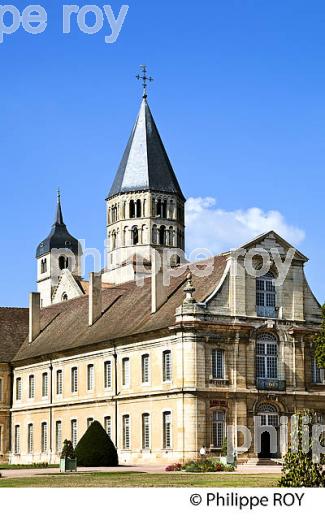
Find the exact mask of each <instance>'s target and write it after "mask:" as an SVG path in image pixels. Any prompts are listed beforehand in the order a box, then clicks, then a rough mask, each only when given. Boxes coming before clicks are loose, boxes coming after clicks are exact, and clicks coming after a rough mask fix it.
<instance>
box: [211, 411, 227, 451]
mask: <svg viewBox="0 0 325 520" xmlns="http://www.w3.org/2000/svg"><path fill="white" fill-rule="evenodd" d="M224 439H225V414H224V412H213V414H212V444H213V446H214V447H215V448H222V445H223V442H224Z"/></svg>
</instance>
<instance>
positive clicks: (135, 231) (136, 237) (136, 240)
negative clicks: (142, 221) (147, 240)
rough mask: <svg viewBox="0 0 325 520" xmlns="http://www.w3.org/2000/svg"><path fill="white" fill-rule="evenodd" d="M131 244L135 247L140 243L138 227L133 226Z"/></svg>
mask: <svg viewBox="0 0 325 520" xmlns="http://www.w3.org/2000/svg"><path fill="white" fill-rule="evenodd" d="M131 242H132V245H133V246H136V245H137V244H138V243H139V231H138V228H137V226H133V228H132V229H131Z"/></svg>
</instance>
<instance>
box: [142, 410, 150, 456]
mask: <svg viewBox="0 0 325 520" xmlns="http://www.w3.org/2000/svg"><path fill="white" fill-rule="evenodd" d="M142 448H143V449H144V450H149V449H150V416H149V414H143V416H142Z"/></svg>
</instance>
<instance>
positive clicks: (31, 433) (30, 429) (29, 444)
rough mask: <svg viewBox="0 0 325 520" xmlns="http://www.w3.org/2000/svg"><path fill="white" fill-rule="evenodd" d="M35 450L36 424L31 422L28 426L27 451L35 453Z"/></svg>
mask: <svg viewBox="0 0 325 520" xmlns="http://www.w3.org/2000/svg"><path fill="white" fill-rule="evenodd" d="M33 450H34V426H33V425H32V424H29V425H28V427H27V451H28V453H33Z"/></svg>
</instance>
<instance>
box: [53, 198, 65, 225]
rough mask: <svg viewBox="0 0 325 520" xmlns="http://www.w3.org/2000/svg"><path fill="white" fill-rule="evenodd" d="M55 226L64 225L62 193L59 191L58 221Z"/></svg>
mask: <svg viewBox="0 0 325 520" xmlns="http://www.w3.org/2000/svg"><path fill="white" fill-rule="evenodd" d="M55 224H58V225H59V226H62V225H64V222H63V215H62V208H61V193H60V190H59V189H58V198H57V204H56V220H55Z"/></svg>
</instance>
